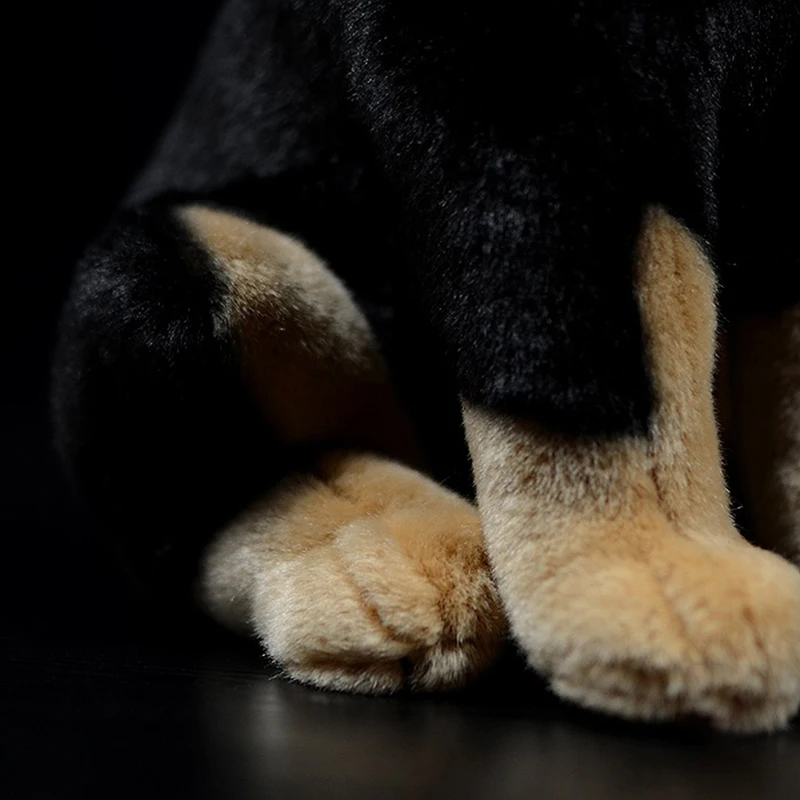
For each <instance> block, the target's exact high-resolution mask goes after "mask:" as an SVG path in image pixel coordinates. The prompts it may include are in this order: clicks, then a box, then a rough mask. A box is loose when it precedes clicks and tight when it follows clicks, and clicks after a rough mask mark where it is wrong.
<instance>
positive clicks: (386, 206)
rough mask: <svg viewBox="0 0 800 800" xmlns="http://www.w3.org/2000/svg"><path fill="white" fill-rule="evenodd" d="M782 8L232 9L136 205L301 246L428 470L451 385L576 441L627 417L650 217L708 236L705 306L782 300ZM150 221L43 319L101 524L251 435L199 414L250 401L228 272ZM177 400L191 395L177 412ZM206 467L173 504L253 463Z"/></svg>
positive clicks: (137, 219) (790, 14)
mask: <svg viewBox="0 0 800 800" xmlns="http://www.w3.org/2000/svg"><path fill="white" fill-rule="evenodd" d="M798 25H800V11H798V6H797V3H796V2H793V1H792V0H770V1H769V2H761V1H760V0H735V1H729V2H721V1H720V0H718V1H717V2H710V1H706V2H696V3H691V4H689V3H687V4H681V3H674V2H672V3H668V2H644V0H628V1H627V2H626V1H625V0H613V2H612V1H611V0H596V2H588V0H586V1H579V0H572V1H571V2H543V3H534V4H528V3H519V2H516V0H514V1H513V2H512V0H496V1H495V2H493V3H490V4H480V5H479V6H476V5H474V4H473V5H469V4H461V3H449V2H443V3H429V2H421V1H420V0H229V2H228V3H227V5H226V7H225V8H224V10H223V12H222V14H221V16H220V18H219V20H218V23H217V25H216V26H215V28H214V31H213V32H212V36H211V39H210V42H209V45H208V47H207V49H206V51H205V54H204V56H203V57H202V58H201V61H200V64H199V66H198V70H197V75H196V78H195V80H194V82H193V83H192V85H191V87H190V89H189V91H188V93H187V96H186V99H185V100H184V102H183V103H182V104H181V106H180V108H179V109H178V112H177V114H176V117H175V120H174V122H173V123H172V125H171V126H170V128H169V130H168V131H167V133H166V134H165V137H164V139H163V142H162V145H161V146H160V148H159V149H158V151H157V153H156V154H155V156H154V158H153V160H152V162H151V164H150V166H149V167H148V168H147V170H145V172H144V174H143V176H142V178H141V180H140V181H139V182H138V183H137V185H136V186H135V187H134V189H133V191H132V193H131V196H130V200H129V205H130V207H131V208H133V209H139V208H147V207H150V206H151V205H152V204H153V203H161V204H168V203H175V202H179V201H181V200H184V199H187V198H190V199H194V200H201V201H204V202H209V203H213V204H216V205H220V206H223V207H227V208H232V209H234V210H236V211H239V212H241V213H246V214H248V215H249V216H252V217H253V218H255V219H258V220H260V221H262V222H264V223H266V224H269V225H272V226H275V227H277V228H281V229H284V230H286V231H288V232H291V233H294V234H297V235H299V237H300V238H302V239H303V240H304V241H306V242H307V243H308V244H309V245H310V246H311V247H312V248H314V249H316V250H317V251H318V252H319V253H320V254H321V255H322V257H323V258H325V259H326V260H328V261H329V263H330V264H331V265H332V267H333V269H334V270H335V271H336V272H337V273H338V274H340V275H341V276H342V277H343V278H344V279H345V281H346V282H347V283H348V284H349V285H350V286H351V287H352V288H353V290H354V292H355V294H356V296H357V298H358V300H359V302H360V303H361V304H362V306H363V307H364V309H365V311H366V312H367V314H368V315H369V316H370V319H371V320H372V322H373V324H374V325H375V327H376V330H377V331H378V333H379V337H380V339H381V341H382V343H383V345H384V348H385V349H386V352H387V355H388V357H389V361H390V364H391V366H392V368H393V370H394V371H395V373H396V375H397V377H398V379H399V383H400V386H401V391H402V392H403V394H404V395H405V396H406V398H407V399H410V400H411V406H412V409H415V410H416V412H417V416H418V421H420V422H421V425H422V428H423V430H424V431H426V432H429V433H430V442H431V444H432V449H433V450H434V451H437V449H438V452H439V453H442V452H444V453H445V456H444V457H443V458H441V459H440V462H441V469H442V471H443V472H445V473H447V472H449V471H450V470H452V469H455V466H454V465H456V464H457V463H459V458H454V457H450V456H451V455H452V454H453V453H455V452H456V451H457V452H458V454H459V456H463V442H461V441H460V438H459V432H458V422H457V420H458V416H457V414H458V407H457V396H458V394H461V395H463V396H465V397H467V398H468V399H470V400H472V401H474V402H477V403H481V404H486V405H489V406H493V407H495V408H498V409H503V410H510V411H513V412H516V413H519V414H523V415H528V416H531V417H535V418H537V419H539V420H540V421H541V422H543V423H545V424H547V425H549V426H551V427H553V428H556V429H559V430H561V431H564V432H567V433H572V434H581V433H591V434H598V435H607V436H614V435H621V434H625V433H631V432H636V431H643V430H645V429H646V428H647V424H648V418H649V413H650V409H651V406H652V403H653V397H652V389H651V385H650V378H649V374H648V365H647V357H646V354H645V352H644V349H643V342H642V331H641V325H640V320H639V315H638V312H637V308H636V304H635V299H634V294H633V287H632V282H631V268H632V255H633V248H634V243H635V240H636V237H637V234H638V231H639V228H640V224H641V220H642V213H643V210H644V209H645V207H646V206H648V205H649V204H653V203H658V204H661V205H664V206H666V207H667V209H668V210H669V211H670V212H671V213H672V214H673V215H675V216H676V217H678V218H680V219H681V220H683V221H684V222H685V223H686V224H687V225H688V226H689V227H690V228H691V229H692V230H693V231H694V232H695V233H697V234H698V235H699V236H701V237H702V238H703V239H705V241H706V242H707V246H708V248H709V251H710V254H711V255H712V257H713V259H714V260H715V262H716V265H717V267H718V271H719V274H720V279H721V283H722V287H723V300H724V302H725V304H726V306H725V307H726V308H728V309H731V310H732V311H733V310H742V309H753V310H756V309H761V308H768V307H773V306H775V305H779V304H781V303H789V302H793V301H795V300H796V299H798V298H800V286H798V283H800V281H798V248H797V245H796V241H795V239H794V235H793V226H794V224H795V217H796V212H797V203H796V201H794V202H792V201H791V200H790V199H788V200H787V198H791V197H794V192H795V191H796V185H797V183H796V181H797V179H798V177H800V176H798V175H797V158H796V154H795V148H796V142H797V141H798V140H800V131H799V130H798V128H797V123H796V122H795V121H794V117H793V110H794V108H795V106H796V98H797V96H798V93H799V92H800V85H798V80H797V74H798V73H797V66H798V64H797V61H798V56H797V52H798V42H797V39H798V35H799V34H798ZM784 191H788V192H789V194H788V195H787V194H783V192H784ZM157 220H160V222H158V221H157ZM164 220H165V218H164V217H163V216H161V217H159V216H157V215H155V216H154V215H153V213H151V212H140V211H133V212H128V214H127V216H125V217H124V218H123V221H122V222H120V223H119V224H118V227H117V228H116V229H115V231H114V232H112V233H111V234H110V236H109V237H108V238H107V239H106V241H105V243H103V244H101V245H98V247H96V248H95V249H94V250H93V251H92V252H90V253H89V255H88V256H87V258H86V260H85V262H84V266H83V267H82V269H81V270H80V272H79V275H78V278H77V279H76V281H77V282H76V286H75V289H74V291H73V296H72V301H71V305H70V310H69V311H68V313H67V315H66V316H65V323H64V326H63V339H62V347H61V356H60V359H59V362H58V366H57V374H58V376H59V378H58V380H57V385H56V398H57V400H56V405H57V408H58V409H59V419H60V420H61V424H60V430H61V437H62V441H63V442H64V449H65V451H66V453H67V457H68V460H70V461H71V462H72V463H73V464H74V472H75V473H76V474H77V475H78V477H79V482H80V483H81V484H82V485H83V486H84V487H88V488H89V491H90V493H91V495H92V498H93V502H94V503H95V504H97V505H99V506H103V507H105V506H109V505H110V506H114V508H113V509H111V511H113V515H115V516H117V517H119V516H120V515H122V517H124V516H125V514H126V513H128V512H127V511H126V509H128V508H129V498H128V497H127V495H125V494H124V493H125V491H129V490H127V489H124V486H126V485H129V486H137V487H139V488H137V489H136V493H135V495H136V497H138V498H139V499H140V500H143V501H144V503H145V506H147V505H148V504H152V503H154V502H155V498H158V497H161V498H162V499H163V495H164V493H165V492H164V487H166V486H167V485H168V483H169V481H168V479H167V472H169V470H167V467H166V465H168V464H170V463H172V461H171V459H172V458H173V456H174V458H181V459H182V458H189V460H190V461H191V462H192V464H193V465H195V466H197V465H201V464H203V465H212V464H214V463H217V462H218V461H219V456H220V454H225V453H228V452H229V451H230V452H233V451H235V452H237V453H238V452H239V451H238V449H237V448H242V449H243V452H249V450H248V446H247V441H248V434H247V433H246V429H247V430H250V431H257V432H258V434H257V435H258V436H265V435H266V434H265V432H264V431H263V430H261V428H260V427H259V426H258V424H257V423H256V422H254V421H253V418H252V417H250V416H248V415H246V414H245V415H243V416H242V417H241V418H240V419H239V418H237V422H236V427H235V429H234V430H233V431H230V436H228V432H227V431H226V433H225V434H224V435H223V433H222V432H221V429H220V428H219V427H218V426H219V425H220V424H222V420H228V421H229V420H230V417H229V415H228V412H229V411H230V410H231V409H234V408H236V409H240V408H245V407H247V403H248V401H247V400H246V399H245V398H244V397H243V395H242V394H241V390H240V389H239V387H238V384H237V382H236V379H235V378H233V377H232V372H231V370H232V366H231V364H230V363H229V358H230V352H231V350H230V343H229V342H224V341H220V340H219V338H218V337H217V338H215V334H214V332H213V326H212V325H211V322H210V320H211V319H212V318H213V309H214V307H215V303H216V302H217V300H216V298H218V296H219V294H218V293H219V291H221V290H220V287H219V286H217V285H216V284H215V278H214V277H213V274H212V272H211V271H210V270H208V269H201V270H200V271H199V272H198V271H196V270H195V269H194V268H191V269H189V265H190V264H192V265H194V264H199V263H201V262H202V257H201V256H200V255H199V254H198V253H192V256H191V258H189V259H188V260H187V258H186V250H185V248H186V246H187V245H186V244H185V243H181V242H180V237H179V236H178V235H177V234H176V233H175V231H174V228H173V227H170V225H168V224H167V223H165V222H164ZM165 224H167V228H164V227H163V225H165ZM151 330H152V331H156V330H158V331H160V333H159V336H160V337H162V338H161V339H160V340H159V341H163V342H165V343H167V344H164V345H161V344H160V345H159V346H158V347H155V346H154V345H153V342H155V341H156V340H157V339H158V337H157V336H155V335H149V334H148V335H145V333H146V332H147V331H151ZM172 330H180V331H183V332H185V335H186V337H188V338H186V339H181V338H180V337H179V339H177V340H175V339H174V338H173V339H169V338H166V339H164V338H163V337H164V336H165V334H166V332H168V331H172ZM189 332H190V333H189ZM173 341H178V342H181V347H180V348H178V349H177V350H173V349H170V348H171V347H172V346H173V345H172V344H169V343H170V342H173ZM134 345H135V346H134ZM165 348H166V349H165ZM167 365H169V369H167ZM420 375H422V378H421V377H420ZM211 386H213V387H215V388H214V389H213V390H212V395H207V394H204V393H205V392H207V391H209V387H211ZM213 392H216V393H217V394H216V395H214V394H213ZM189 396H192V397H199V396H202V397H205V398H206V399H203V400H195V401H192V402H198V403H199V405H198V406H197V407H196V408H195V407H192V408H193V410H192V412H191V414H190V415H189V416H188V417H184V416H183V415H184V414H185V411H186V406H185V405H182V403H181V401H180V398H184V400H183V402H184V403H185V402H187V398H188V397H189ZM212 397H213V402H212V400H211V398H212ZM117 409H120V413H117ZM137 409H145V412H141V411H137ZM248 413H249V412H248ZM137 414H138V416H137ZM130 419H135V420H136V421H135V424H134V425H133V427H132V428H131V429H130V430H126V429H125V428H124V424H125V422H124V421H125V420H130ZM176 420H177V421H178V422H179V424H178V425H177V426H174V425H173V422H174V421H176ZM443 421H444V423H446V424H443ZM246 423H247V424H246ZM250 423H252V428H247V425H249V424H250ZM120 426H122V429H121V430H120ZM443 430H449V432H450V433H449V436H448V437H447V441H446V442H442V441H438V442H437V441H436V439H437V436H439V437H441V431H443ZM253 435H255V434H253ZM162 439H163V444H162V443H161V442H162ZM184 447H185V448H186V454H188V455H180V456H179V455H178V451H179V450H183V448H184ZM170 454H172V455H170ZM246 462H247V459H246V458H244V459H239V457H238V455H237V463H241V464H245V463H246ZM462 462H463V459H462ZM153 463H155V469H156V473H153V474H154V476H155V477H152V478H150V477H147V478H146V480H145V478H144V477H142V476H143V475H145V474H146V473H148V470H150V469H152V468H153V467H152V464H153ZM175 463H177V462H175ZM193 469H194V467H193ZM208 469H210V470H211V471H208ZM208 469H203V468H200V467H199V466H198V469H197V470H196V471H190V473H187V474H190V475H191V480H188V479H187V481H186V482H185V484H184V485H182V486H181V487H179V488H180V491H179V492H177V493H176V494H175V496H176V497H180V498H182V499H181V503H183V498H186V500H187V502H188V500H189V498H190V497H191V496H192V492H191V489H192V484H193V482H194V481H196V480H197V481H200V484H199V485H201V486H202V487H203V489H204V491H203V495H213V494H215V493H216V494H218V495H219V496H220V497H224V498H226V499H225V500H224V502H223V501H220V502H221V503H222V504H223V506H224V509H223V510H228V509H230V508H233V507H234V506H236V503H237V502H239V500H240V496H239V493H238V490H235V486H238V485H239V484H238V481H239V478H240V477H242V480H243V482H242V484H241V485H242V486H243V487H248V486H251V485H252V483H253V480H254V478H253V476H252V475H250V476H249V478H247V479H245V478H244V476H239V475H235V476H234V475H230V474H229V475H227V476H220V475H219V474H218V473H217V472H214V471H213V468H211V467H208ZM140 471H141V474H140ZM196 472H200V473H202V480H201V476H199V475H198V474H196ZM117 475H119V476H121V477H120V478H116V477H114V476H117ZM212 476H213V477H212ZM132 478H136V480H132ZM217 479H219V480H223V481H224V480H227V481H228V483H227V484H226V486H227V488H226V489H225V491H221V489H220V488H219V486H218V485H217V484H216V483H215V481H216V480H217ZM137 481H138V483H137ZM142 481H144V482H142ZM115 486H116V489H115ZM228 490H230V491H228ZM242 491H244V489H243V490H242ZM159 492H161V494H159ZM229 495H230V497H229ZM230 498H233V499H230ZM159 502H161V501H160V500H159ZM164 502H166V500H164ZM204 502H210V503H212V505H213V502H214V501H213V500H210V499H208V497H205V499H204ZM178 505H180V504H178ZM223 510H220V512H219V513H220V514H222V513H223ZM176 513H177V512H176ZM215 514H216V511H215ZM217 516H219V514H217ZM209 518H213V519H216V517H215V515H214V514H212V515H210V516H209Z"/></svg>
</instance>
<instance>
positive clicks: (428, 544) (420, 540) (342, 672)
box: [201, 454, 506, 694]
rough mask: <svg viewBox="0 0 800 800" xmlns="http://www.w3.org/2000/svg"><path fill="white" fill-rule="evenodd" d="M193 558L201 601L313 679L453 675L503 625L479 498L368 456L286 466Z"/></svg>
mask: <svg viewBox="0 0 800 800" xmlns="http://www.w3.org/2000/svg"><path fill="white" fill-rule="evenodd" d="M204 564H205V566H204V568H205V574H204V576H203V579H202V582H201V588H202V595H203V600H204V604H205V605H206V607H207V608H208V610H209V611H210V612H211V613H212V615H213V616H215V617H216V618H217V619H218V620H220V621H221V622H223V623H225V624H228V625H230V626H233V627H238V628H240V629H243V630H245V631H247V632H250V633H252V634H255V635H256V636H257V637H258V638H259V640H260V641H261V643H262V645H263V646H264V649H265V650H266V652H267V654H268V655H269V656H270V658H271V659H272V660H273V661H275V662H276V663H277V664H278V665H279V666H280V667H281V668H282V669H283V671H284V672H285V674H286V675H288V676H290V677H292V678H294V679H296V680H299V681H302V682H304V683H309V684H312V685H315V686H319V687H323V688H328V689H337V690H342V691H353V692H366V693H372V694H377V693H385V692H391V691H395V690H397V689H400V688H401V687H405V686H407V687H410V688H412V689H419V690H436V689H450V688H455V687H459V686H462V685H463V684H465V683H466V682H468V681H469V680H470V679H471V678H472V677H474V676H475V675H477V674H478V673H480V672H481V671H483V670H484V669H486V668H487V667H488V666H489V665H490V664H491V663H492V662H493V661H494V660H495V658H496V657H497V656H498V655H499V652H500V650H501V647H502V644H503V641H504V638H505V632H506V622H505V617H504V615H503V613H502V609H501V606H500V602H499V599H498V597H497V593H496V589H495V586H494V583H493V581H492V579H491V575H490V572H489V566H488V560H487V557H486V554H485V550H484V545H483V538H482V533H481V527H480V521H479V517H478V514H477V512H476V510H475V509H474V508H473V507H472V506H471V505H470V504H469V503H467V502H465V501H464V500H462V499H461V498H459V497H457V496H455V495H453V494H452V493H450V492H448V491H446V490H444V489H442V488H441V487H439V486H438V485H437V484H435V483H433V482H432V481H430V480H429V479H427V478H425V477H424V476H423V475H421V474H419V473H417V472H415V471H414V470H411V469H408V468H406V467H403V466H401V465H399V464H396V463H393V462H391V461H388V460H386V459H380V458H378V457H373V456H366V455H354V454H349V455H346V456H345V457H337V458H331V459H327V460H324V461H323V462H321V463H320V464H319V465H318V468H317V473H316V474H314V475H313V476H303V477H296V478H290V479H287V480H286V481H284V483H283V484H282V485H281V486H279V487H278V488H277V489H275V490H274V491H273V492H271V493H270V494H269V495H267V496H266V497H265V498H263V500H262V501H260V502H259V503H257V504H256V505H255V506H254V507H252V508H251V509H249V510H248V512H247V513H245V514H244V515H243V516H242V518H241V519H239V520H237V521H236V522H235V523H234V524H233V525H232V526H231V527H230V528H229V529H228V530H227V531H225V532H224V533H223V534H222V535H221V536H220V538H219V539H218V541H217V542H216V543H215V544H214V546H212V548H210V550H209V552H208V553H207V554H206V557H205V562H204Z"/></svg>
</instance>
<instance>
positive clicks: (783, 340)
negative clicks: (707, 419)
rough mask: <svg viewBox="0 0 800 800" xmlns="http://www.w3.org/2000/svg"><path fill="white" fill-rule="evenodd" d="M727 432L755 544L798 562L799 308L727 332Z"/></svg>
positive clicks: (743, 321) (741, 322)
mask: <svg viewBox="0 0 800 800" xmlns="http://www.w3.org/2000/svg"><path fill="white" fill-rule="evenodd" d="M730 339H731V343H730V351H731V369H730V376H729V381H728V385H729V388H730V403H731V406H732V409H731V421H730V423H729V425H728V430H729V431H730V433H731V438H732V440H733V447H734V451H735V454H736V457H737V463H738V464H739V474H740V476H741V478H742V483H743V488H744V490H745V501H746V504H747V505H746V511H747V512H749V513H748V516H749V522H750V524H751V526H752V528H753V530H754V533H755V536H756V538H757V540H758V542H759V543H762V544H764V545H765V546H768V547H770V548H774V549H776V550H778V551H779V552H782V553H784V554H786V555H787V556H788V557H789V558H791V559H792V560H793V561H794V563H795V564H797V565H798V566H800V305H797V306H795V307H794V308H792V309H789V310H788V311H785V312H783V313H782V314H776V315H775V316H769V317H767V316H763V317H755V316H754V317H750V318H748V319H741V320H738V321H737V324H736V325H735V326H734V328H733V330H732V332H731V336H730Z"/></svg>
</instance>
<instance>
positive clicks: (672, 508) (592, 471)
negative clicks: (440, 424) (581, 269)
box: [464, 209, 800, 731]
mask: <svg viewBox="0 0 800 800" xmlns="http://www.w3.org/2000/svg"><path fill="white" fill-rule="evenodd" d="M636 279H637V288H638V294H639V302H640V308H641V313H642V320H643V325H644V329H645V331H646V338H647V342H646V344H647V348H648V352H649V355H650V360H651V363H652V365H653V380H654V384H655V389H656V394H657V408H656V412H655V417H654V420H653V423H652V430H651V434H650V436H649V437H648V439H646V440H645V439H638V438H628V439H626V440H621V441H620V440H617V441H597V440H589V439H586V440H574V439H566V438H564V437H559V436H555V435H553V434H550V433H548V432H546V431H544V430H542V429H541V428H539V427H538V426H536V425H534V424H532V423H530V422H526V421H523V420H519V419H514V418H511V417H508V416H505V415H501V414H497V413H494V412H490V411H486V410H483V409H480V408H476V407H472V406H470V405H469V404H466V403H465V404H464V422H465V428H466V433H467V441H468V444H469V447H470V452H471V455H472V460H473V470H474V475H475V481H476V487H477V492H478V503H479V508H480V510H481V515H482V520H483V525H484V530H485V536H486V540H487V545H488V549H489V554H490V557H491V561H492V565H493V568H494V572H495V576H496V579H497V581H498V584H499V589H500V594H501V596H502V598H503V601H504V603H505V607H506V610H507V612H508V614H509V618H510V621H511V625H512V630H513V632H514V634H515V635H516V638H517V639H518V641H519V642H520V644H521V645H522V647H523V648H524V649H525V651H526V652H527V654H528V657H529V660H530V661H531V663H532V664H533V665H534V666H535V667H536V668H537V669H539V670H541V671H542V672H543V673H544V674H546V675H547V676H548V677H549V678H550V680H551V682H552V685H553V687H554V689H555V691H556V692H558V693H559V694H561V695H563V696H565V697H568V698H570V699H573V700H575V701H577V702H580V703H582V704H585V705H588V706H591V707H594V708H598V709H601V710H605V711H609V712H612V713H616V714H620V715H623V716H629V717H633V718H645V719H655V718H671V717H674V716H678V715H686V714H690V715H699V716H702V717H705V718H708V719H710V720H711V721H712V722H713V723H714V724H715V725H717V726H718V727H721V728H724V729H729V730H740V731H749V730H766V729H773V728H777V727H781V726H783V725H785V724H786V722H787V720H788V719H789V717H790V716H791V715H792V714H793V713H794V712H795V711H796V710H797V708H798V705H799V704H800V574H798V573H797V571H796V570H794V569H793V568H792V567H791V566H790V565H789V564H788V563H787V562H785V561H783V560H782V559H780V558H778V557H777V556H775V555H773V554H771V553H767V552H765V551H762V550H759V549H756V548H754V547H751V546H750V545H748V544H747V543H746V542H745V541H744V540H743V539H742V537H741V536H740V535H739V534H738V533H737V531H736V530H735V529H734V527H733V525H732V523H731V521H730V517H729V513H728V504H727V492H726V489H725V485H724V481H723V477H722V472H721V459H720V454H719V446H718V437H717V432H716V424H715V420H714V410H713V403H712V395H711V384H712V371H713V360H714V338H715V310H714V278H713V273H712V271H711V268H710V266H709V264H708V262H707V260H706V259H705V257H704V255H703V253H702V250H701V248H700V247H699V246H698V245H697V243H696V242H695V241H694V240H693V238H692V237H691V236H690V235H689V234H688V233H687V232H686V230H685V229H684V228H682V227H681V226H680V225H679V224H678V223H677V222H676V221H675V220H673V219H672V218H670V217H669V216H668V215H667V214H666V213H665V212H663V211H661V210H658V209H654V210H652V211H651V212H650V213H649V214H648V215H647V218H646V220H645V225H644V229H643V233H642V236H641V240H640V246H639V254H638V262H637V271H636Z"/></svg>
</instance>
